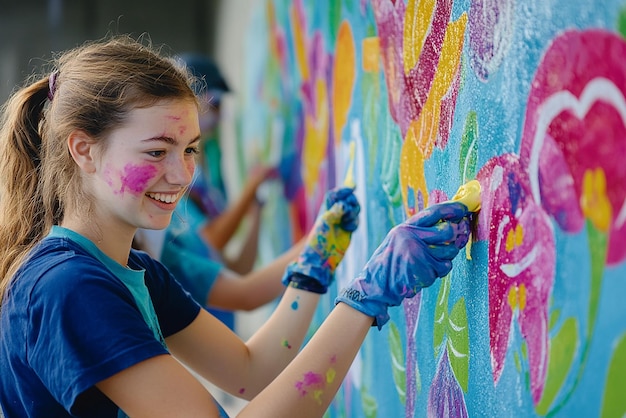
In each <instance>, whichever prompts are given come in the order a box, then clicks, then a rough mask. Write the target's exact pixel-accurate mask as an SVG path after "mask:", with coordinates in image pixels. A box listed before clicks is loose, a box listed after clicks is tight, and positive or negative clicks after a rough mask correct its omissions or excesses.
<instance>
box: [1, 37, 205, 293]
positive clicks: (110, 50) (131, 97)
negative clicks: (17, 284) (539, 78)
mask: <svg viewBox="0 0 626 418" xmlns="http://www.w3.org/2000/svg"><path fill="white" fill-rule="evenodd" d="M50 64H51V67H52V68H49V69H50V70H51V72H50V73H49V74H46V75H45V76H39V78H37V76H33V77H31V79H30V80H31V81H32V80H34V81H32V83H31V84H27V85H26V86H25V87H23V88H21V89H20V90H18V91H16V92H15V93H14V94H13V95H12V96H11V98H10V99H9V100H8V101H7V102H6V103H5V104H4V106H3V107H2V119H1V121H0V123H1V125H0V298H2V297H3V295H4V293H5V290H6V288H7V286H8V283H9V282H10V280H11V277H12V276H13V274H14V273H15V271H16V270H17V268H18V267H19V266H20V264H21V263H22V262H23V260H24V258H25V256H26V255H27V253H28V252H29V251H30V249H31V248H32V247H33V246H34V245H35V244H36V243H37V242H38V241H40V240H41V239H42V238H43V237H44V236H45V235H46V234H47V233H48V232H49V230H50V228H51V226H52V225H55V224H58V223H59V222H60V221H61V220H62V219H63V215H64V210H65V208H67V207H72V208H80V209H82V210H84V213H85V215H86V216H88V215H89V213H91V203H90V198H89V197H90V196H89V194H88V193H87V192H86V191H85V190H83V188H82V187H81V182H80V181H79V171H78V167H77V165H76V164H75V163H74V160H73V159H72V157H71V155H70V153H69V151H68V147H67V138H68V136H69V135H70V133H71V132H72V131H75V130H81V131H83V132H86V133H87V134H89V135H90V136H91V137H92V138H93V139H94V140H102V139H104V138H105V137H106V136H107V134H108V133H109V132H110V131H111V130H113V129H115V128H116V127H118V126H119V125H120V124H121V123H123V122H124V121H125V118H126V117H127V114H128V112H129V111H130V110H132V109H135V108H140V107H147V106H150V105H152V104H154V103H156V102H157V101H159V100H172V99H176V100H178V99H182V100H195V96H194V90H193V87H194V86H193V83H195V82H196V81H195V80H194V79H193V77H191V75H190V73H189V72H188V71H187V70H186V69H185V68H184V66H183V65H182V64H180V63H179V62H177V61H176V60H174V59H172V58H169V57H165V56H162V55H161V54H160V52H159V51H157V50H156V49H154V48H153V47H152V45H150V43H149V41H147V42H144V41H139V40H135V39H132V38H130V37H128V36H125V35H118V36H113V37H110V38H107V39H103V40H99V41H95V42H89V43H86V44H84V45H82V46H80V47H77V48H75V49H72V50H69V51H67V52H65V53H63V54H61V55H59V56H57V57H56V58H55V59H54V60H53V62H51V63H50ZM102 142H103V141H102ZM102 145H103V146H106V144H104V143H103V144H102Z"/></svg>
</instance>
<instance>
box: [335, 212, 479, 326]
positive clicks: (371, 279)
mask: <svg viewBox="0 0 626 418" xmlns="http://www.w3.org/2000/svg"><path fill="white" fill-rule="evenodd" d="M469 216H470V212H468V209H467V207H466V206H465V205H464V204H462V203H459V202H445V203H440V204H438V205H433V206H431V207H428V208H426V209H424V210H422V211H420V212H418V213H417V214H415V215H414V216H413V217H411V218H409V219H408V220H406V221H405V222H404V223H402V224H399V225H396V226H395V227H394V228H393V229H391V231H389V233H388V234H387V236H386V237H385V239H384V240H383V242H382V243H381V244H380V246H379V247H378V248H377V249H376V251H374V254H373V255H372V256H371V257H370V259H369V261H368V262H367V264H366V265H365V267H364V268H363V271H362V272H361V273H360V274H359V275H358V276H357V277H356V278H355V279H354V280H352V282H351V283H350V284H349V285H348V286H347V287H346V288H345V289H342V291H341V293H340V295H339V296H338V297H337V299H336V300H335V303H339V302H344V303H346V304H348V305H350V306H352V307H353V308H354V309H356V310H358V311H360V312H363V313H364V314H366V315H368V316H371V317H373V318H374V325H377V326H378V329H380V328H382V326H383V325H384V324H385V323H387V321H388V320H389V314H388V313H387V308H388V307H390V306H398V305H400V304H401V303H402V301H403V300H404V299H405V298H412V297H414V296H415V295H416V294H417V293H418V292H419V291H420V290H421V289H422V288H424V287H428V286H430V285H432V284H433V282H434V281H435V279H437V278H438V277H443V276H445V275H446V274H448V273H449V272H450V270H451V269H452V259H453V258H454V257H455V256H456V255H457V254H458V252H459V250H460V249H461V248H463V247H464V246H465V244H467V240H468V238H469V235H470V226H469V219H468V218H469Z"/></svg>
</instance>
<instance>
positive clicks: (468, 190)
mask: <svg viewBox="0 0 626 418" xmlns="http://www.w3.org/2000/svg"><path fill="white" fill-rule="evenodd" d="M480 192H481V188H480V183H479V182H478V180H471V181H469V182H467V183H465V184H464V185H462V186H461V187H459V190H457V192H456V194H455V195H454V196H453V197H452V199H451V200H452V201H455V202H461V203H463V204H464V205H465V206H467V209H469V211H470V212H474V213H475V212H478V211H479V210H480ZM476 222H477V217H476V216H471V217H470V231H472V232H471V233H470V237H469V239H468V240H467V245H466V246H465V257H466V258H467V259H468V260H471V259H472V255H471V251H472V236H473V235H474V232H473V231H474V230H475V226H476Z"/></svg>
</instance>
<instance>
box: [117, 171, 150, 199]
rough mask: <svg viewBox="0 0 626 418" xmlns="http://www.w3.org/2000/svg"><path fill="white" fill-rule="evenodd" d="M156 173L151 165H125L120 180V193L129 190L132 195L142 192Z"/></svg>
mask: <svg viewBox="0 0 626 418" xmlns="http://www.w3.org/2000/svg"><path fill="white" fill-rule="evenodd" d="M156 173H157V168H156V167H154V166H152V165H134V164H126V166H125V167H124V174H123V175H122V177H121V179H120V180H121V182H122V187H121V189H120V193H124V191H125V190H130V192H131V193H134V194H138V193H141V192H143V191H144V190H145V188H146V185H147V184H148V182H149V181H150V180H151V179H152V178H153V177H154V175H155V174H156Z"/></svg>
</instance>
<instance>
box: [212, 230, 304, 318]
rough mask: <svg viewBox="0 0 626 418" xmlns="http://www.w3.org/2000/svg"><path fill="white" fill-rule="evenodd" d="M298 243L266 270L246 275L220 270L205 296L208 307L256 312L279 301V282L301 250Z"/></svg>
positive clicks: (299, 242)
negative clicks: (259, 308) (276, 300)
mask: <svg viewBox="0 0 626 418" xmlns="http://www.w3.org/2000/svg"><path fill="white" fill-rule="evenodd" d="M304 244H305V240H304V239H301V240H300V241H298V242H297V243H296V244H295V245H294V246H293V247H291V248H290V249H289V250H287V251H286V252H284V253H283V254H281V255H280V256H279V257H278V258H276V259H275V260H273V261H272V262H270V263H268V264H267V265H266V266H263V267H261V268H258V269H256V270H254V271H252V272H251V273H248V274H246V275H242V276H239V275H236V274H233V273H231V272H230V271H229V270H226V269H224V270H222V271H221V272H220V274H219V275H218V277H217V279H216V280H215V283H214V284H213V287H211V291H210V292H209V294H208V296H207V301H206V303H207V305H210V306H215V307H217V308H221V309H227V310H245V311H250V310H253V309H256V308H258V307H260V306H262V305H265V304H266V303H269V302H271V301H273V300H275V299H276V298H278V297H279V296H280V295H281V294H282V293H283V292H284V290H285V286H284V285H283V283H282V282H281V278H282V276H283V273H284V272H285V268H286V267H287V265H288V264H289V263H290V262H292V261H294V260H295V259H296V258H297V257H298V254H299V253H300V252H301V251H302V248H303V247H304Z"/></svg>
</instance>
